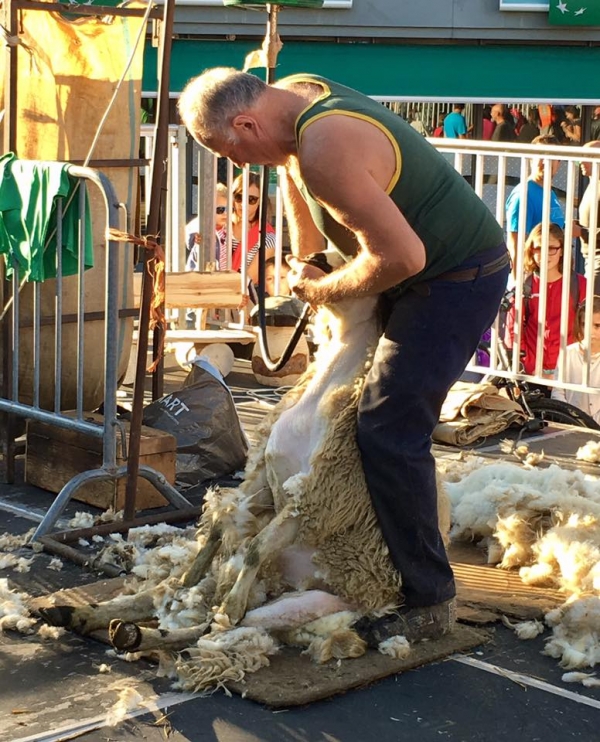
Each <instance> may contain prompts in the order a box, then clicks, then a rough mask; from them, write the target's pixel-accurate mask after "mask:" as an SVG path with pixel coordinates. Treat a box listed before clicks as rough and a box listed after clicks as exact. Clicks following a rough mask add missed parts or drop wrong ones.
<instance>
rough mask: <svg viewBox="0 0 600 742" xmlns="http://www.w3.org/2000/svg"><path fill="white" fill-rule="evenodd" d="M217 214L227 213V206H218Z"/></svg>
mask: <svg viewBox="0 0 600 742" xmlns="http://www.w3.org/2000/svg"><path fill="white" fill-rule="evenodd" d="M216 212H217V214H225V213H226V212H227V206H217V208H216Z"/></svg>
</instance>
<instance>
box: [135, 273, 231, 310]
mask: <svg viewBox="0 0 600 742" xmlns="http://www.w3.org/2000/svg"><path fill="white" fill-rule="evenodd" d="M141 290H142V274H141V273H134V275H133V294H134V306H136V307H139V306H140V295H141ZM241 303H242V284H241V280H240V274H239V273H238V272H237V271H215V272H214V273H200V272H198V271H189V272H185V273H166V274H165V306H166V307H167V308H168V309H178V308H181V307H185V308H190V309H196V308H202V309H221V308H222V309H237V308H238V307H239V306H240V304H241Z"/></svg>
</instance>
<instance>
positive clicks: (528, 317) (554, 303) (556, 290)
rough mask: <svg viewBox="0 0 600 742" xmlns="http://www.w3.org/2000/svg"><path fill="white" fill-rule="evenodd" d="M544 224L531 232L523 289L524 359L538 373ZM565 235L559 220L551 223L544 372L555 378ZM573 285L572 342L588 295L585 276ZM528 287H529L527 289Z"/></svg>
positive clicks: (511, 337) (510, 324)
mask: <svg viewBox="0 0 600 742" xmlns="http://www.w3.org/2000/svg"><path fill="white" fill-rule="evenodd" d="M542 236H543V230H542V225H541V224H537V225H536V226H535V227H534V228H533V229H532V230H531V232H530V234H529V237H528V238H527V243H526V244H525V255H524V269H525V276H526V278H525V285H524V291H523V327H522V330H521V359H522V363H523V371H524V372H525V373H526V374H532V375H533V374H534V373H535V365H536V352H537V336H538V313H539V304H540V261H541V259H542ZM564 253H565V237H564V233H563V231H562V229H561V228H560V227H559V226H558V225H557V224H550V227H549V234H548V285H547V289H546V322H545V327H544V359H543V365H542V374H543V376H544V377H545V378H554V371H555V368H556V364H557V360H558V353H559V351H560V322H561V313H562V306H561V305H562V287H563V266H564ZM573 279H574V280H573V282H572V283H571V287H570V294H571V296H570V302H569V321H568V331H569V335H568V339H567V342H568V343H572V342H573V341H574V340H575V335H574V329H575V328H574V325H575V313H576V309H577V304H578V301H579V297H583V296H585V278H584V277H583V276H582V275H579V274H577V275H575V276H573ZM525 289H526V290H525ZM514 324H515V309H514V307H513V308H512V310H511V311H510V312H509V313H508V317H507V331H508V337H507V346H508V347H509V348H512V347H513V344H514V335H515V328H514Z"/></svg>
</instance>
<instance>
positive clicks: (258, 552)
mask: <svg viewBox="0 0 600 742" xmlns="http://www.w3.org/2000/svg"><path fill="white" fill-rule="evenodd" d="M295 507H296V506H295V505H292V504H291V503H290V504H288V505H286V507H285V508H284V509H283V510H282V511H281V512H280V513H278V515H277V516H275V518H273V520H272V521H271V522H270V523H268V524H267V525H266V526H265V527H264V528H263V529H262V531H261V532H260V533H259V534H257V535H256V536H255V537H254V538H253V539H252V541H251V542H250V544H249V545H248V550H247V552H246V555H245V557H244V564H243V566H242V569H241V570H240V573H239V575H238V577H237V580H236V581H235V584H234V586H233V587H232V589H231V592H230V593H229V595H228V596H227V597H226V598H225V600H224V601H223V603H222V605H221V607H220V608H219V610H218V613H224V614H226V615H227V617H228V618H229V623H230V624H231V625H233V626H235V625H236V624H238V623H239V622H240V621H241V620H242V618H243V617H244V614H245V613H246V606H247V605H248V593H249V592H250V588H251V587H252V584H253V582H254V580H255V579H256V575H257V574H258V571H259V569H260V567H261V565H262V563H263V562H264V561H265V559H266V558H267V557H272V556H274V555H275V554H277V553H278V552H280V551H281V550H282V549H285V547H286V546H289V545H290V544H292V543H293V542H294V539H295V537H296V533H297V532H298V521H297V519H296V518H295V516H294V515H293V511H294V509H295Z"/></svg>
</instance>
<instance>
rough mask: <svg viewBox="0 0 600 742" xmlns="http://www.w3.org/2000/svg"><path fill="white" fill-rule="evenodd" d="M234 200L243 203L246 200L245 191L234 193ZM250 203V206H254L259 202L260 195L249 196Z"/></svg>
mask: <svg viewBox="0 0 600 742" xmlns="http://www.w3.org/2000/svg"><path fill="white" fill-rule="evenodd" d="M233 200H234V201H235V202H236V204H241V203H242V201H243V200H244V194H243V193H234V194H233ZM248 203H249V204H250V206H254V204H257V203H258V196H248Z"/></svg>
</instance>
